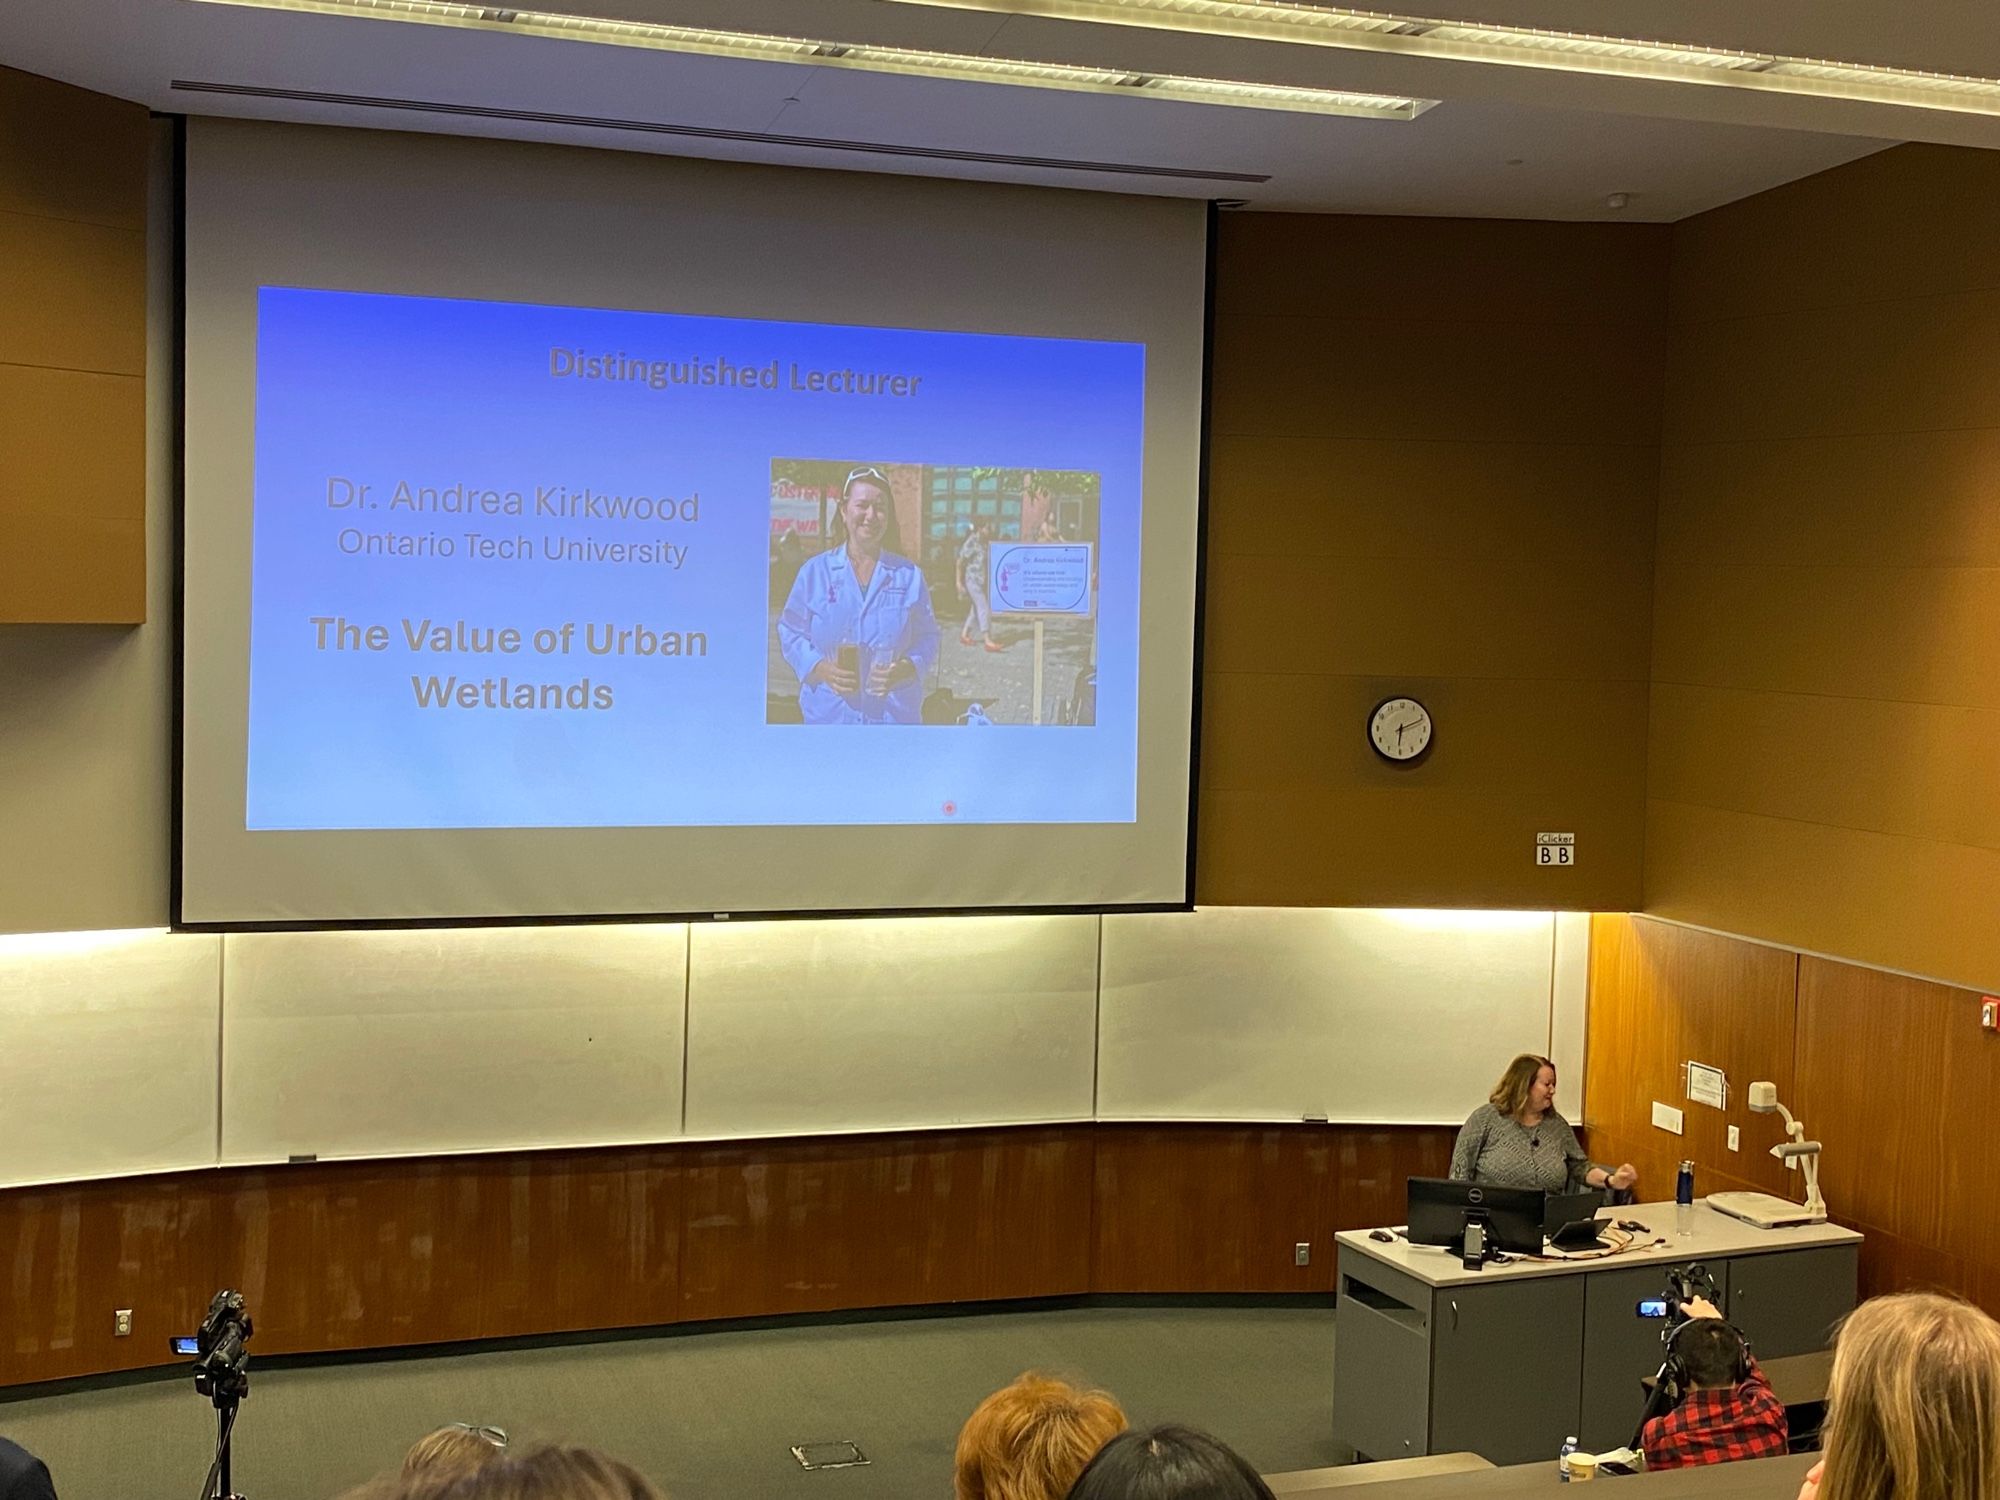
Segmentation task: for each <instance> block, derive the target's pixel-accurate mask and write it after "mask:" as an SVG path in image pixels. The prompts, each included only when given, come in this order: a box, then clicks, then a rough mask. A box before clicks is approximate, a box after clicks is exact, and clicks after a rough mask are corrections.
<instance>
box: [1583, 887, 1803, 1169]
mask: <svg viewBox="0 0 2000 1500" xmlns="http://www.w3.org/2000/svg"><path fill="white" fill-rule="evenodd" d="M1798 961H1799V960H1798V955H1796V954H1794V953H1790V952H1787V951H1786V950H1784V949H1781V948H1770V947H1765V946H1763V945H1761V944H1757V943H1746V942H1742V941H1740V940H1738V939H1735V938H1728V937H1722V936H1719V935H1716V934H1714V933H1706V932H1697V931H1695V930H1693V929H1692V928H1686V927H1676V926H1673V925H1671V924H1668V923H1664V922H1649V921H1646V920H1644V919H1643V918H1635V917H1622V916H1596V917H1592V918H1591V922H1590V1022H1589V1028H1588V1038H1589V1039H1588V1043H1587V1057H1588V1063H1587V1066H1586V1077H1587V1080H1588V1084H1587V1087H1588V1096H1587V1098H1586V1100H1585V1103H1584V1111H1583V1113H1584V1118H1585V1120H1586V1121H1587V1122H1588V1125H1589V1129H1590V1152H1591V1155H1592V1156H1594V1157H1596V1158H1597V1159H1598V1160H1600V1161H1605V1160H1612V1161H1614V1164H1615V1162H1616V1161H1624V1160H1629V1161H1631V1162H1632V1164H1633V1165H1634V1166H1636V1167H1638V1168H1639V1171H1640V1178H1639V1186H1640V1195H1641V1196H1642V1197H1647V1198H1664V1197H1669V1196H1671V1195H1672V1192H1673V1173H1674V1169H1675V1167H1676V1166H1677V1165H1678V1163H1679V1161H1680V1160H1681V1159H1682V1158H1684V1157H1685V1158H1691V1159H1692V1160H1693V1161H1694V1162H1695V1165H1696V1184H1697V1188H1698V1190H1700V1191H1703V1192H1706V1191H1708V1190H1709V1189H1710V1188H1712V1187H1726V1186H1743V1187H1752V1186H1754V1187H1757V1188H1761V1189H1763V1190H1764V1191H1767V1192H1782V1191H1784V1190H1785V1188H1786V1186H1787V1182H1786V1176H1785V1172H1784V1169H1783V1167H1781V1166H1780V1165H1779V1163H1778V1162H1776V1161H1774V1160H1773V1159H1772V1158H1771V1157H1770V1156H1769V1155H1767V1154H1766V1150H1767V1148H1768V1147H1769V1146H1771V1145H1773V1144H1775V1143H1776V1141H1777V1140H1778V1139H1779V1135H1778V1132H1777V1131H1775V1129H1774V1128H1773V1127H1772V1125H1771V1124H1770V1122H1769V1121H1768V1120H1767V1119H1766V1118H1765V1117H1764V1116H1761V1115H1753V1114H1751V1113H1750V1110H1749V1107H1748V1104H1747V1103H1746V1102H1745V1101H1746V1098H1747V1095H1748V1090H1749V1086H1750V1084H1751V1083H1752V1082H1753V1081H1755V1080H1758V1079H1769V1080H1770V1081H1771V1082H1773V1083H1775V1084H1777V1086H1778V1097H1779V1098H1781V1099H1784V1100H1787V1101H1790V1100H1791V1099H1792V1098H1794V1097H1796V1096H1795V1095H1794V1094H1793V1092H1792V1090H1793V1082H1794V1080H1793V1075H1792V1031H1793V1010H1794V1005H1795V996H1796V986H1797V972H1798ZM1689 1059H1692V1060H1694V1061H1696V1062H1703V1063H1708V1064H1710V1065H1711V1066H1714V1067H1718V1068H1721V1069H1723V1070H1724V1071H1725V1072H1726V1073H1727V1074H1728V1075H1729V1083H1730V1099H1729V1107H1728V1108H1727V1109H1726V1110H1718V1109H1714V1108H1711V1107H1709V1106H1707V1105H1702V1104H1696V1103H1694V1102H1693V1101H1691V1100H1689V1099H1688V1098H1687V1097H1686V1091H1685V1088H1684V1086H1683V1083H1682V1080H1681V1064H1682V1063H1683V1062H1686V1061H1688V1060H1689ZM1655 1100H1658V1101H1659V1102H1661V1103H1663V1104H1671V1105H1674V1106H1676V1107H1677V1108H1681V1109H1683V1110H1684V1111H1685V1125H1686V1134H1685V1135H1681V1136H1676V1135H1673V1134H1671V1133H1669V1132H1665V1131H1661V1130H1658V1129H1656V1128H1655V1127H1654V1125H1653V1123H1652V1105H1653V1102H1654V1101H1655ZM1730 1125H1736V1126H1739V1127H1740V1128H1741V1130H1742V1135H1743V1146H1744V1149H1743V1150H1742V1151H1740V1152H1731V1151H1729V1150H1728V1147H1727V1139H1728V1127H1729V1126H1730ZM1642 1158H1643V1159H1642ZM1723 1179H1729V1181H1724V1180H1723Z"/></svg>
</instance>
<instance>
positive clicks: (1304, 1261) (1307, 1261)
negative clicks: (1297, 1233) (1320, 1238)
mask: <svg viewBox="0 0 2000 1500" xmlns="http://www.w3.org/2000/svg"><path fill="white" fill-rule="evenodd" d="M1312 1259H1313V1247H1312V1242H1311V1241H1310V1240H1300V1241H1299V1242H1298V1243H1297V1244H1296V1245H1294V1246H1292V1264H1293V1265H1295V1266H1309V1265H1311V1264H1312Z"/></svg>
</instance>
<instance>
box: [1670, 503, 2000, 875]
mask: <svg viewBox="0 0 2000 1500" xmlns="http://www.w3.org/2000/svg"><path fill="white" fill-rule="evenodd" d="M1996 508H2000V507H1996ZM1653 701H1654V703H1655V704H1656V705H1657V706H1658V709H1659V712H1658V713H1657V714H1656V715H1655V716H1654V721H1653V722H1654V733H1653V736H1652V756H1651V760H1650V762H1649V775H1650V778H1651V785H1652V794H1653V795H1654V796H1655V797H1657V798H1659V799H1660V800H1661V801H1663V802H1680V803H1689V804H1693V805H1695V806H1699V807H1708V808H1717V809H1722V810H1725V811H1729V810H1749V811H1755V812H1756V813H1758V814H1760V815H1763V816H1767V817H1774V818H1788V819H1791V820H1792V821H1794V822H1801V823H1816V824H1822V825H1827V826H1831V827H1835V828H1846V829H1857V830H1863V831H1867V832H1873V833H1887V834H1896V835H1900V836H1903V837H1906V838H1922V839H1932V840H1935V841H1938V842H1951V841H1954V840H1962V841H1963V842H1965V843H1967V844H1970V845H1973V846H1975V847H1982V848H1988V849H1995V850H2000V708H1992V709H1981V708H1971V707H1963V706H1957V705H1946V704H1938V703H1891V702H1887V701H1875V702H1867V701H1857V700H1855V699H1852V698H1829V697H1823V696H1818V695H1812V694H1804V693H1757V692H1747V691H1743V690H1740V689H1734V688H1707V687H1683V686H1679V685H1676V684H1671V683H1665V682H1661V683H1655V684H1654V686H1653ZM1802 745H1814V746H1816V747H1817V753H1816V754H1814V755H1813V756H1811V757H1805V756H1801V755H1799V754H1797V753H1796V752H1797V751H1798V749H1799V747H1800V746H1802Z"/></svg>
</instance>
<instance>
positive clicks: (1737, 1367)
mask: <svg viewBox="0 0 2000 1500" xmlns="http://www.w3.org/2000/svg"><path fill="white" fill-rule="evenodd" d="M1700 1323H1714V1324H1717V1325H1719V1326H1721V1327H1723V1328H1726V1329H1728V1330H1729V1339H1730V1343H1731V1344H1732V1345H1733V1346H1734V1348H1735V1350H1736V1357H1735V1359H1734V1360H1733V1361H1732V1362H1731V1364H1730V1367H1729V1379H1730V1383H1731V1384H1732V1385H1741V1384H1742V1383H1743V1382H1744V1381H1746V1380H1748V1379H1749V1378H1750V1341H1749V1340H1748V1339H1746V1338H1744V1337H1743V1333H1742V1330H1741V1329H1739V1328H1738V1327H1737V1326H1736V1325H1735V1324H1734V1323H1731V1322H1730V1321H1729V1320H1728V1319H1726V1318H1689V1319H1687V1320H1686V1321H1685V1322H1684V1323H1682V1324H1681V1326H1680V1327H1678V1328H1676V1329H1675V1330H1674V1331H1673V1332H1672V1333H1670V1334H1668V1335H1667V1361H1668V1363H1669V1365H1670V1366H1671V1367H1672V1371H1671V1373H1672V1375H1673V1379H1674V1384H1675V1385H1676V1386H1677V1387H1678V1388H1679V1389H1680V1390H1682V1391H1683V1392H1685V1391H1689V1390H1692V1389H1693V1386H1692V1385H1691V1384H1690V1383H1689V1381H1688V1369H1687V1361H1686V1360H1685V1359H1684V1358H1683V1357H1682V1355H1681V1349H1680V1344H1681V1337H1682V1335H1684V1334H1685V1333H1686V1332H1687V1331H1688V1330H1689V1329H1690V1328H1693V1327H1694V1326H1696V1325H1697V1324H1700Z"/></svg>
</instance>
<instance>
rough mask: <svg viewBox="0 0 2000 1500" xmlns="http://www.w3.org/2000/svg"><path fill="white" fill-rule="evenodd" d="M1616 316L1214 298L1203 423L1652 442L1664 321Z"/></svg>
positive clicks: (1286, 432) (1238, 429)
mask: <svg viewBox="0 0 2000 1500" xmlns="http://www.w3.org/2000/svg"><path fill="white" fill-rule="evenodd" d="M1426 222H1432V221H1426ZM1657 303H1658V295H1657V293H1656V295H1655V305H1657ZM1618 322H1619V326H1620V327H1621V330H1622V331H1623V333H1624V337H1622V338H1609V337H1606V336H1605V331H1604V329H1603V328H1602V327H1594V326H1592V325H1591V324H1590V323H1588V322H1583V321H1578V322H1562V323H1556V322H1547V323H1544V322H1530V321H1525V320H1518V319H1507V318H1495V319H1493V320H1491V321H1481V320H1478V319H1476V318H1467V319H1465V320H1463V321H1459V322H1455V323H1451V324H1430V323H1429V322H1428V320H1426V319H1423V318H1421V317H1419V318H1412V319H1407V320H1405V319H1400V318H1396V317H1393V316H1391V317H1386V318H1384V317H1353V316H1346V317H1324V318H1302V317H1300V316H1298V315H1297V314H1293V313H1279V314H1271V315H1262V316H1260V315H1256V314H1225V313H1222V312H1221V311H1220V310H1219V309H1218V312H1217V316H1216V321H1215V338H1214V345H1213V358H1214V361H1215V369H1216V372H1217V376H1218V378H1217V379H1216V381H1215V383H1214V386H1213V387H1212V390H1213V394H1212V396H1211V398H1210V411H1211V420H1212V421H1213V423H1214V425H1215V428H1216V430H1217V431H1220V432H1228V433H1232V434H1237V435H1240V436H1255V437H1292V438H1297V437H1351V438H1390V439H1400V440H1403V441H1417V442H1454V443H1456V442H1472V443H1482V442H1483V443H1505V442H1529V443H1603V442H1633V443H1650V442H1652V441H1653V440H1654V438H1655V436H1656V435H1657V433H1658V431H1659V417H1660V405H1659V399H1660V379H1661V376H1660V371H1661V355H1662V350H1663V338H1662V333H1661V329H1660V327H1659V325H1658V324H1657V323H1654V324H1647V323H1643V322H1639V321H1636V320H1632V319H1629V318H1626V319H1620V320H1618ZM1225 370H1226V371H1227V372H1228V379H1227V380H1223V379H1221V378H1220V375H1221V373H1222V372H1223V371H1225Z"/></svg>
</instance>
